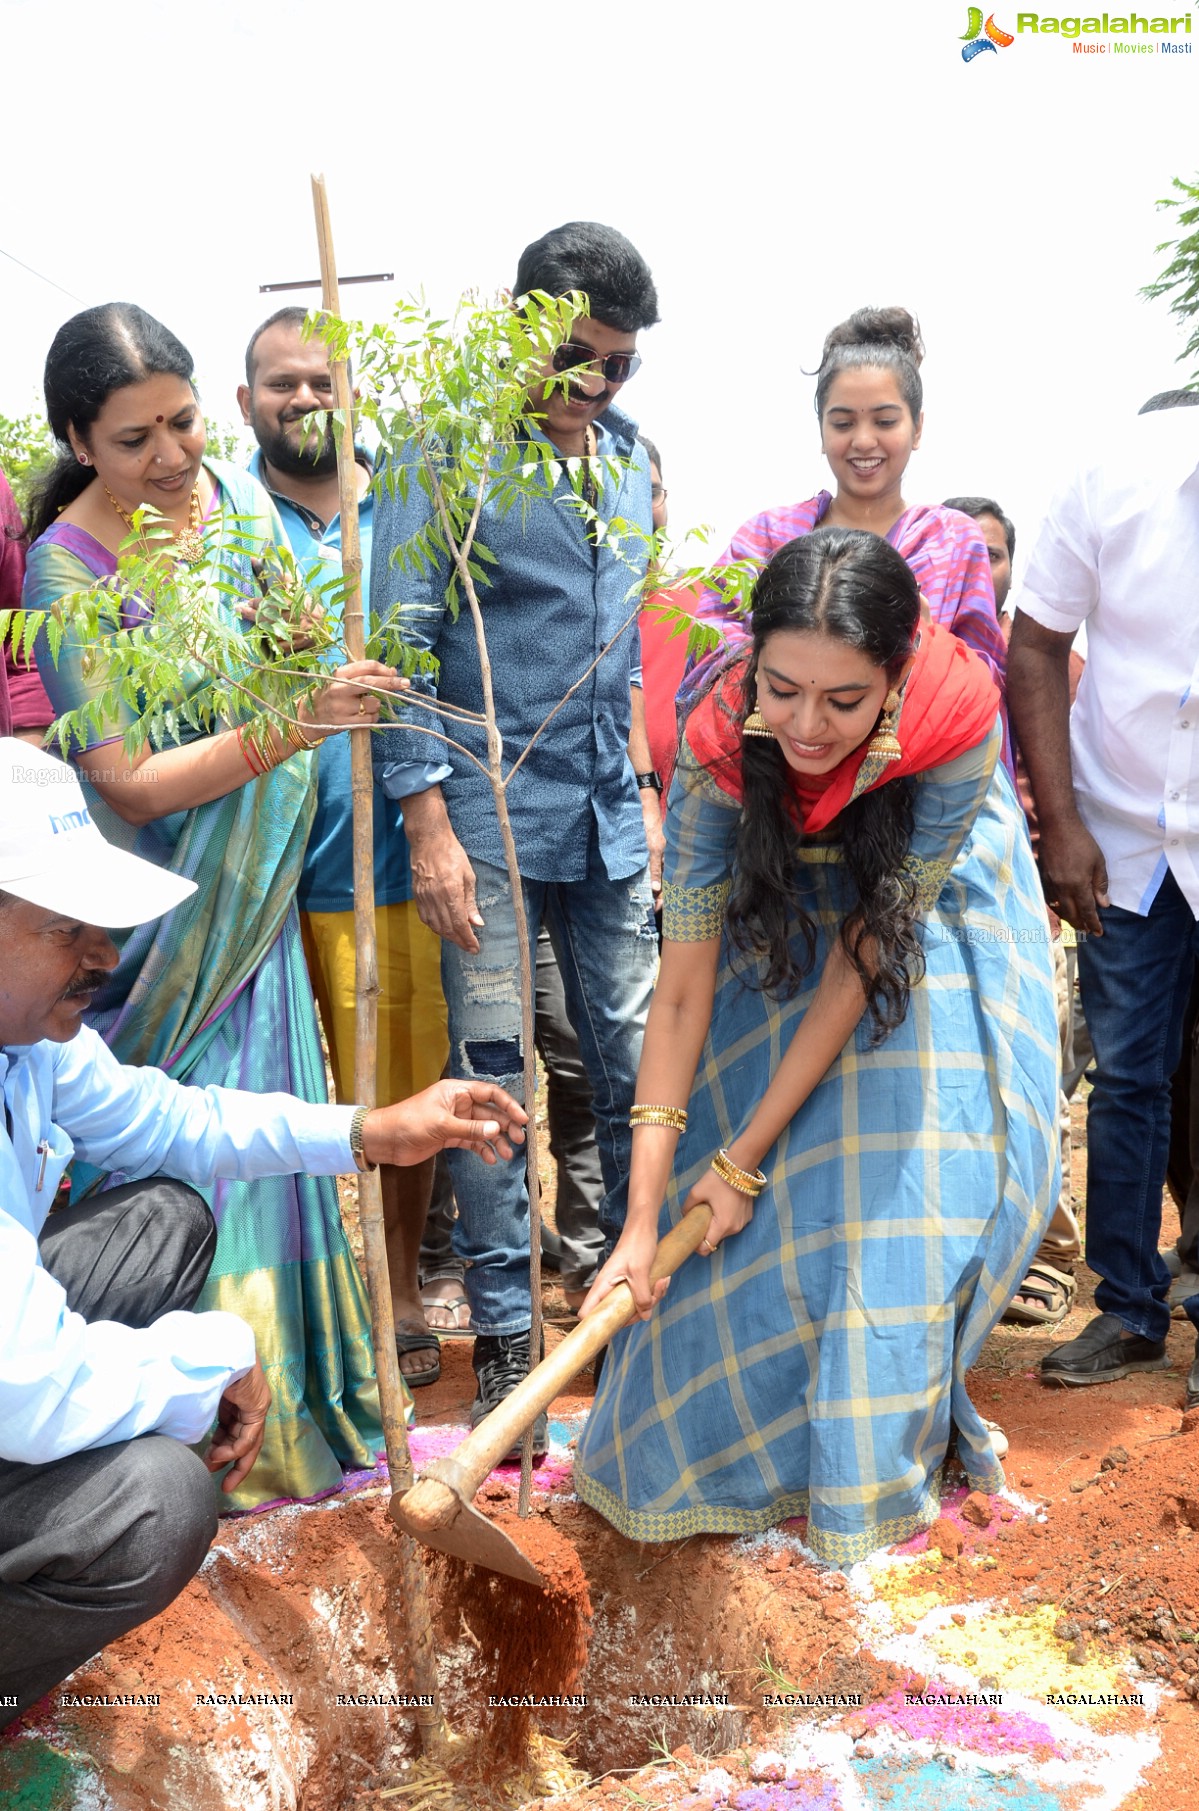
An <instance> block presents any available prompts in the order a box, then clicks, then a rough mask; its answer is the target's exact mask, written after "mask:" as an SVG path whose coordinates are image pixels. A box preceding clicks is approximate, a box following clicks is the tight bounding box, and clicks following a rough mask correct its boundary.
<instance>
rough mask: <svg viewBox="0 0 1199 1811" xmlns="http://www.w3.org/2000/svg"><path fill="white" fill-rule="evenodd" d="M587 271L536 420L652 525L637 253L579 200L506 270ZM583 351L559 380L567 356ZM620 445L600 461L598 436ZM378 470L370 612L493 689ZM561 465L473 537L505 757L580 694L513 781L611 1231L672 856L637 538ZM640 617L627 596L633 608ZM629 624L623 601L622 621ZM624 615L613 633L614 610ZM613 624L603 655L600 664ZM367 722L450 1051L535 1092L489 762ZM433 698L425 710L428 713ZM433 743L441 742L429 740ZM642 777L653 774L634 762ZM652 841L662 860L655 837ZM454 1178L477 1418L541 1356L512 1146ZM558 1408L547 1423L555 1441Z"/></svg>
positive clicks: (625, 1165) (529, 895) (473, 704)
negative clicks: (578, 1057)
mask: <svg viewBox="0 0 1199 1811" xmlns="http://www.w3.org/2000/svg"><path fill="white" fill-rule="evenodd" d="M533 290H541V291H544V292H545V293H547V294H549V295H553V296H562V295H567V294H569V293H570V292H571V291H574V290H580V291H582V292H583V293H584V294H585V295H586V296H587V297H588V298H589V303H590V311H589V313H588V314H587V315H586V316H584V317H582V318H580V319H579V320H577V321H576V322H575V323H574V325H573V327H572V328H571V338H570V341H569V342H568V343H567V344H566V345H565V346H560V347H559V348H558V349H557V351H556V353H555V354H554V357H553V359H552V360H550V361H548V362H547V365H546V368H545V373H544V375H545V378H546V380H547V383H546V385H545V386H544V387H543V386H542V385H538V386H536V387H535V388H533V389H532V390H531V391H530V395H529V416H530V419H529V430H528V431H529V435H530V438H538V437H544V438H546V439H548V440H549V441H550V442H552V444H553V446H554V447H555V448H556V449H557V451H558V452H559V453H560V454H562V455H563V456H564V457H566V458H585V459H587V460H588V462H589V468H590V471H591V473H592V474H593V475H594V480H595V482H596V483H597V484H600V485H602V493H601V495H600V497H599V502H598V508H599V510H600V513H601V514H602V516H603V517H604V519H605V520H608V521H610V520H612V519H613V518H615V517H623V518H624V519H626V520H627V521H629V522H632V523H635V524H637V525H638V526H639V527H640V528H641V529H643V531H644V534H645V535H646V536H648V535H649V533H650V531H651V502H650V482H649V464H648V459H647V457H646V454H645V451H644V449H643V448H642V447H640V446H638V444H637V440H636V428H635V426H634V424H633V423H632V422H631V421H630V420H629V419H628V417H627V416H625V415H624V414H623V413H621V412H620V411H619V410H618V409H616V408H615V407H614V406H613V405H614V403H615V401H616V397H617V394H618V392H619V390H620V388H621V385H622V384H623V383H624V382H625V381H626V380H627V379H628V378H629V377H631V376H632V374H633V372H634V371H635V370H636V368H637V366H638V364H639V363H640V360H639V358H638V356H637V352H636V346H637V333H638V331H639V329H641V328H643V327H650V326H652V325H653V324H654V322H655V321H656V320H657V318H658V301H657V294H656V292H655V289H654V285H653V279H652V277H651V276H650V273H649V269H648V267H647V266H646V264H645V261H644V259H643V258H642V257H641V256H640V254H639V253H638V252H637V251H636V250H635V249H634V247H633V246H632V245H630V244H629V242H628V240H627V239H625V238H624V237H623V236H622V235H621V234H620V233H617V232H615V231H614V230H613V229H612V228H611V227H606V226H600V225H596V224H594V223H592V222H580V221H575V222H572V223H570V224H568V225H566V226H562V227H558V228H556V229H555V230H554V231H553V232H551V233H548V234H546V235H545V237H544V238H542V239H539V240H538V241H536V242H535V243H534V244H533V245H530V246H528V247H527V248H526V249H525V251H524V253H523V254H522V256H521V259H520V265H519V268H518V270H517V274H516V282H515V284H514V293H515V294H517V295H527V294H529V293H530V292H531V291H533ZM564 372H569V373H570V378H569V382H568V383H567V384H565V385H563V384H562V383H561V382H559V383H550V382H548V380H550V379H551V378H553V377H554V376H555V374H560V373H564ZM613 458H615V459H616V460H617V461H620V462H623V463H620V464H618V465H617V466H615V467H614V468H613V467H607V466H605V465H604V463H603V462H604V461H605V460H606V459H613ZM407 492H408V494H407V497H406V499H401V497H400V495H399V494H398V492H397V495H396V496H394V497H391V496H388V495H387V493H386V491H384V492H383V494H381V495H380V497H379V500H378V502H377V504H376V516H375V539H374V558H373V565H372V588H373V595H374V598H375V606H376V609H377V610H378V611H379V612H380V614H383V613H385V612H386V611H388V610H390V609H392V608H394V607H395V606H396V605H397V604H399V605H401V606H402V607H403V624H402V626H403V633H404V639H405V641H407V642H409V643H410V644H412V645H413V646H416V647H418V648H426V649H431V650H432V652H433V653H434V654H435V655H436V656H437V659H438V662H439V673H438V680H437V692H438V694H439V696H440V697H441V698H442V699H444V700H445V701H447V702H452V703H454V704H457V705H460V706H462V707H464V708H466V709H467V710H471V711H482V709H483V689H482V679H481V675H480V670H479V658H478V652H477V649H476V645H475V636H474V628H473V625H472V621H471V617H470V613H469V611H468V610H467V609H465V608H463V610H462V611H461V613H460V614H459V616H458V618H457V620H454V619H452V618H451V616H450V615H449V613H448V611H447V608H446V586H447V582H448V578H449V571H448V565H447V564H446V563H443V564H442V565H441V566H440V567H438V568H437V569H434V570H429V571H426V572H425V573H424V574H423V575H422V574H420V573H418V572H416V571H415V570H410V571H404V570H403V569H402V568H401V567H400V566H398V565H393V563H392V554H393V552H394V550H395V548H396V547H397V546H401V545H403V544H404V543H406V542H407V541H408V540H409V539H410V538H411V537H412V536H413V535H414V534H415V533H417V532H418V531H419V530H420V529H421V528H422V527H423V526H424V524H425V523H426V522H427V520H428V514H429V509H430V505H429V503H428V500H427V499H426V497H425V495H424V492H423V490H422V488H421V486H420V485H419V484H417V483H415V482H414V483H411V484H409V485H408V486H407ZM573 495H574V493H573V491H572V490H571V487H570V484H569V480H568V479H567V478H566V477H565V476H563V477H562V478H560V479H559V481H558V485H557V487H556V489H555V492H554V494H553V496H552V498H551V497H546V499H545V500H544V501H538V502H536V503H534V504H533V505H532V506H531V507H529V508H528V510H527V511H526V510H523V509H522V508H521V507H519V506H518V507H516V508H514V509H512V510H510V511H508V512H507V513H499V512H498V511H496V510H495V509H494V508H490V507H489V506H488V504H487V503H486V502H485V503H484V506H483V516H482V521H481V524H480V530H479V540H480V541H481V543H482V544H483V545H484V546H486V547H487V548H489V549H490V551H491V552H492V553H493V554H494V555H495V557H496V559H497V561H498V565H497V566H496V567H494V568H490V569H489V570H490V571H491V574H492V581H493V582H492V583H491V584H490V585H489V586H487V587H486V588H485V589H484V590H483V591H482V592H481V603H482V608H483V612H484V617H485V621H486V632H487V643H488V650H489V654H490V659H491V663H492V669H493V673H494V678H495V692H496V700H497V704H496V708H497V710H498V713H499V726H500V732H501V735H502V737H503V743H504V750H505V764H506V765H507V766H509V767H510V766H511V765H512V763H514V762H515V761H516V759H517V758H518V756H519V755H520V754H521V752H522V750H524V749H525V747H526V746H527V745H528V743H529V742H530V741H531V739H532V737H533V736H534V734H535V732H536V731H537V730H539V729H540V727H541V725H542V723H543V722H545V720H546V718H547V717H549V716H550V713H551V712H552V711H554V710H555V707H556V706H558V705H559V704H561V701H562V700H563V698H565V696H566V694H567V693H568V692H569V691H570V688H571V687H572V686H573V685H575V684H576V683H578V682H579V681H582V683H581V684H579V685H578V690H577V691H575V692H573V693H572V694H571V696H570V698H569V699H568V701H567V702H566V703H565V704H564V705H563V706H562V708H561V709H560V710H558V711H557V714H556V715H555V716H554V717H553V720H552V721H551V722H550V723H549V725H548V727H547V729H546V731H545V734H544V735H542V736H540V737H539V738H538V740H537V742H536V743H535V744H534V746H533V748H532V750H531V752H530V753H529V756H528V759H527V760H526V761H525V762H524V764H523V765H522V766H521V768H520V770H519V772H518V773H517V774H516V775H515V776H514V777H513V779H512V782H511V785H510V786H509V788H508V795H507V796H508V810H509V813H510V816H511V820H512V828H513V833H514V836H515V840H516V848H517V855H518V860H519V863H520V871H521V877H522V881H523V885H524V898H525V908H526V911H527V913H528V917H529V930H530V935H531V936H532V937H533V939H534V940H535V939H536V936H537V932H538V928H539V926H540V925H541V923H542V922H543V921H544V922H545V923H546V924H547V925H548V927H549V931H550V936H551V939H552V941H553V944H554V948H555V950H556V952H557V956H558V961H559V965H560V968H561V971H562V979H563V984H564V987H565V992H566V1002H567V1010H568V1013H569V1016H570V1019H571V1022H572V1024H573V1025H574V1028H575V1031H576V1032H577V1033H578V1037H579V1042H580V1045H581V1047H582V1051H583V1058H584V1062H585V1063H586V1066H587V1070H588V1074H589V1076H590V1078H591V1083H592V1087H593V1090H594V1095H595V1103H594V1110H595V1119H596V1134H597V1142H598V1144H599V1150H600V1160H601V1163H602V1165H603V1171H604V1181H605V1185H606V1187H607V1188H608V1190H609V1191H610V1195H609V1199H608V1201H607V1202H606V1203H605V1214H606V1217H607V1218H606V1223H605V1226H604V1231H605V1234H606V1235H607V1236H608V1238H609V1240H611V1239H614V1237H615V1235H616V1233H617V1232H618V1231H619V1228H620V1223H621V1221H622V1219H623V1194H624V1187H625V1185H626V1183H627V1178H628V1169H629V1157H630V1149H631V1134H630V1132H629V1126H628V1114H629V1108H630V1106H631V1105H632V1101H633V1089H634V1085H635V1082H636V1076H637V1064H638V1061H639V1058H640V1052H641V1038H642V1033H643V1030H644V1027H645V1017H646V1012H647V1010H648V1005H649V996H650V992H651V988H652V983H653V973H654V961H655V955H656V948H657V944H656V938H655V933H654V919H653V890H654V886H655V885H657V884H658V881H659V876H660V869H661V850H662V831H661V816H660V810H659V804H658V798H657V792H656V790H655V788H656V777H655V776H654V775H653V773H652V771H651V766H650V760H649V749H648V743H647V741H646V738H645V726H644V707H643V705H642V702H641V693H640V665H639V643H638V635H637V627H636V612H637V607H638V598H637V596H636V594H635V587H636V586H637V584H638V583H639V581H640V580H641V579H642V578H643V577H644V573H645V566H646V543H645V542H643V541H641V540H637V542H636V545H630V546H628V547H627V548H626V550H625V557H624V558H620V557H618V556H617V554H616V553H615V552H614V551H613V550H612V548H611V547H610V546H608V545H607V544H601V545H600V546H598V547H597V546H596V545H594V544H593V542H592V540H591V539H590V538H589V536H588V533H587V527H586V524H585V522H584V520H583V519H582V517H581V516H580V514H579V512H578V511H577V510H576V509H573V508H571V507H569V502H568V500H569V499H570V498H571V497H573ZM630 618H631V619H632V621H631V623H630ZM626 625H629V626H627V627H626ZM622 629H623V630H624V633H623V634H620V633H619V632H620V631H621V630H622ZM618 635H619V639H617V640H616V642H615V646H614V647H613V648H612V649H611V651H610V652H609V653H608V654H606V655H605V656H604V658H603V659H602V660H600V661H599V664H598V665H597V666H596V667H595V670H594V671H593V672H591V673H590V674H588V675H587V677H586V678H584V677H583V675H584V674H586V673H587V669H588V667H589V666H590V665H591V663H592V662H593V661H594V660H595V659H596V657H597V656H598V655H599V654H600V651H601V650H602V649H603V648H604V647H605V646H606V645H607V644H608V643H609V642H611V641H612V640H613V638H614V637H617V636H618ZM406 719H407V720H406V723H405V725H404V726H403V727H400V728H396V729H393V730H387V731H384V732H382V733H381V734H379V735H377V736H376V737H375V738H374V752H375V762H376V771H377V772H379V773H381V775H382V780H383V787H384V790H385V791H386V792H387V793H388V794H389V795H390V796H391V797H393V798H402V799H403V800H404V823H405V828H406V830H407V833H408V841H409V849H410V853H411V861H412V875H413V886H414V892H415V897H416V901H417V907H418V909H419V911H420V914H421V917H422V918H423V919H424V921H425V923H426V924H428V925H429V926H430V927H431V928H432V929H433V930H435V931H436V932H437V933H438V934H439V936H440V937H441V939H442V980H443V984H444V986H445V993H446V1001H447V1004H448V1007H449V1019H450V1052H451V1062H452V1063H454V1064H457V1065H462V1066H463V1067H464V1073H465V1074H467V1075H469V1076H471V1077H475V1078H478V1079H483V1078H484V1077H486V1078H488V1079H491V1080H494V1081H496V1082H499V1081H501V1080H502V1081H503V1083H504V1085H505V1086H506V1087H508V1088H510V1089H512V1090H513V1091H515V1092H516V1093H517V1095H518V1096H519V1094H520V1092H521V1072H522V1047H521V1028H520V997H519V981H518V968H517V960H518V957H517V945H516V926H515V914H514V910H513V903H512V895H511V890H510V887H509V883H508V876H507V871H506V868H505V866H504V854H503V848H502V845H501V842H500V832H499V824H498V822H497V819H496V812H495V805H494V802H493V799H492V794H491V789H490V786H489V785H488V783H487V780H486V779H485V778H484V776H483V775H482V774H481V773H480V772H479V770H478V768H477V767H475V766H474V765H473V763H471V762H470V761H469V760H467V759H466V758H465V757H464V756H463V755H462V754H461V753H459V752H458V751H456V750H454V749H452V748H446V747H445V745H444V744H439V743H438V742H437V741H436V740H433V739H432V738H430V737H429V736H428V735H427V734H426V733H423V732H422V729H421V728H418V727H417V725H418V724H420V723H421V722H422V717H421V714H420V713H419V712H416V711H413V712H412V713H410V714H408V713H406ZM441 721H442V720H441V719H440V718H438V717H436V716H435V715H433V714H431V713H430V714H428V715H427V716H426V717H425V718H424V719H423V722H424V724H425V725H426V726H427V727H433V728H436V727H438V726H439V725H440V723H441ZM451 733H452V734H453V736H454V737H455V739H457V740H460V741H461V742H463V743H464V744H465V745H467V746H471V747H473V748H474V749H475V750H476V752H479V753H482V752H483V748H484V740H483V736H482V733H481V732H480V731H478V730H476V729H474V728H472V727H464V726H463V725H462V724H460V723H457V722H455V724H454V725H453V729H452V732H451ZM438 760H439V761H440V764H439V765H435V766H431V765H430V763H431V761H438ZM643 782H644V789H643V788H642V783H643ZM650 856H652V857H653V859H654V862H655V868H656V872H655V873H654V874H653V875H652V876H651V871H650V864H649V859H648V858H649V857H650ZM450 1167H451V1171H452V1174H453V1179H454V1188H455V1193H456V1196H457V1201H458V1215H459V1217H458V1223H457V1231H456V1235H455V1243H456V1245H457V1247H458V1250H459V1252H460V1254H461V1256H462V1257H464V1258H466V1259H467V1260H468V1261H469V1268H468V1269H467V1272H466V1277H465V1286H466V1292H467V1296H468V1298H469V1301H470V1307H471V1318H472V1320H473V1322H474V1325H475V1327H476V1329H477V1338H476V1341H475V1354H474V1367H475V1375H476V1377H477V1379H478V1394H477V1397H476V1400H475V1403H474V1407H473V1409H472V1411H471V1419H472V1423H473V1424H475V1425H477V1424H478V1422H479V1421H480V1420H481V1419H482V1418H483V1416H484V1415H486V1414H487V1413H488V1412H489V1411H490V1410H491V1409H493V1408H494V1407H496V1405H497V1404H498V1403H499V1402H501V1401H502V1400H503V1399H504V1397H506V1396H507V1395H509V1394H510V1393H511V1391H512V1390H513V1389H514V1388H515V1386H516V1384H517V1383H518V1382H519V1381H520V1379H521V1377H522V1376H523V1375H524V1374H525V1372H526V1370H527V1369H528V1365H529V1333H528V1328H529V1320H530V1310H529V1253H528V1197H527V1193H526V1190H525V1186H524V1181H523V1178H522V1177H521V1175H520V1174H519V1172H518V1170H517V1169H516V1168H515V1167H513V1168H512V1169H511V1171H510V1172H508V1173H506V1174H505V1175H504V1176H503V1177H502V1178H501V1177H498V1176H491V1175H489V1176H488V1177H487V1178H486V1179H485V1180H484V1181H483V1182H482V1184H480V1181H479V1179H478V1178H477V1177H476V1176H475V1175H473V1174H472V1173H471V1171H470V1169H469V1168H468V1167H467V1166H466V1165H464V1164H461V1163H457V1162H455V1161H454V1159H453V1158H452V1157H451V1159H450ZM545 1443H546V1427H545V1418H544V1416H543V1417H541V1418H540V1421H539V1423H538V1425H537V1427H536V1429H535V1445H536V1446H537V1448H538V1450H541V1451H544V1450H545Z"/></svg>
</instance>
